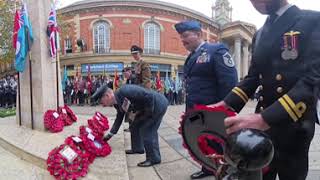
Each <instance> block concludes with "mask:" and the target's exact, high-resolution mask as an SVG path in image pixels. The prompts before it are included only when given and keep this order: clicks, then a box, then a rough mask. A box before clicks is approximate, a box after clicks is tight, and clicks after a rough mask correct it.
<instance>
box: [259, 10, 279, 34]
mask: <svg viewBox="0 0 320 180" xmlns="http://www.w3.org/2000/svg"><path fill="white" fill-rule="evenodd" d="M277 17H278V15H277V14H270V16H269V17H268V19H267V20H266V23H265V24H264V26H263V30H262V35H263V34H265V33H267V32H269V31H270V28H271V26H272V24H273V23H274V22H275V20H276V19H277Z"/></svg>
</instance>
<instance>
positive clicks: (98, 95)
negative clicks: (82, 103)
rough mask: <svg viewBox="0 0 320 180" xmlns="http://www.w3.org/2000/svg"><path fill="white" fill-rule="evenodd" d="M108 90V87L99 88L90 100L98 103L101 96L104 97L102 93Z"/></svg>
mask: <svg viewBox="0 0 320 180" xmlns="http://www.w3.org/2000/svg"><path fill="white" fill-rule="evenodd" d="M107 90H108V86H107V85H103V86H101V87H100V88H99V89H97V91H96V92H95V93H94V94H93V95H92V96H91V99H93V100H94V101H98V100H100V99H101V98H102V96H103V95H104V93H105V92H106V91H107Z"/></svg>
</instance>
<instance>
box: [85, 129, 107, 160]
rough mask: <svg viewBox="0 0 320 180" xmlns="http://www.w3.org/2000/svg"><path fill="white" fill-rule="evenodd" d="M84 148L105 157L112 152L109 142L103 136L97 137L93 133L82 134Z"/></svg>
mask: <svg viewBox="0 0 320 180" xmlns="http://www.w3.org/2000/svg"><path fill="white" fill-rule="evenodd" d="M82 140H83V144H84V148H85V149H86V150H87V151H88V152H89V153H91V154H94V155H96V156H100V157H105V156H107V155H109V154H110V153H111V147H110V146H109V144H108V143H107V142H105V141H103V140H102V138H99V137H95V136H94V135H92V134H88V135H86V136H82Z"/></svg>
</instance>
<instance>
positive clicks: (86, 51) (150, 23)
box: [58, 0, 255, 77]
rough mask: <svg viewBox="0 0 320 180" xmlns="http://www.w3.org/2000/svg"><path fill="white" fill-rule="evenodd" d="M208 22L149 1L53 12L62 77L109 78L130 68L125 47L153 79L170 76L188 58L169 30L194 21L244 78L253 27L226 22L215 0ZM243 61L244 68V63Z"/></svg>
mask: <svg viewBox="0 0 320 180" xmlns="http://www.w3.org/2000/svg"><path fill="white" fill-rule="evenodd" d="M212 10H213V16H212V18H210V17H207V16H206V15H204V14H202V13H200V12H196V11H194V10H191V9H188V8H185V7H182V6H178V5H175V4H171V3H167V2H161V1H155V0H85V1H80V2H77V3H74V4H71V5H70V6H67V7H65V8H62V9H60V10H59V11H58V13H59V14H61V15H62V17H63V24H64V27H66V28H64V29H65V30H66V31H64V33H62V35H61V38H60V39H61V49H62V52H61V68H63V67H64V66H66V67H67V71H68V75H69V76H74V75H75V74H76V72H81V73H82V74H83V75H84V76H85V75H86V73H87V71H88V65H90V71H91V73H92V74H95V75H103V74H108V75H112V74H113V73H114V72H115V70H117V71H121V70H122V69H123V68H124V67H127V66H131V65H132V62H133V59H132V57H131V55H130V51H129V49H130V47H131V45H133V44H136V45H139V46H140V47H142V48H143V49H144V54H143V59H144V60H145V61H147V62H149V63H150V64H151V70H152V71H153V73H156V72H157V71H160V72H161V76H162V77H164V76H165V75H166V72H168V73H169V75H171V76H175V74H176V73H182V68H183V64H184V60H185V58H186V56H187V55H188V52H187V51H186V50H185V48H184V47H183V45H182V43H181V41H180V38H179V35H178V34H177V33H176V31H175V29H174V24H175V23H177V22H179V21H181V20H189V19H192V20H197V21H199V22H201V24H202V31H203V37H204V39H205V40H206V41H208V42H217V41H222V42H224V43H226V44H228V45H229V47H230V49H231V52H232V53H233V54H234V58H235V60H236V64H237V67H238V68H239V69H238V73H240V75H241V77H242V74H245V73H246V71H247V69H248V64H249V62H248V61H249V57H250V53H249V49H250V44H251V39H252V36H253V34H254V32H255V27H254V26H253V25H250V24H248V23H244V22H232V20H231V11H232V9H231V8H230V5H229V2H228V1H227V0H217V1H216V3H215V5H214V6H213V7H212ZM244 61H246V62H244Z"/></svg>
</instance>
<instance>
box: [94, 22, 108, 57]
mask: <svg viewBox="0 0 320 180" xmlns="http://www.w3.org/2000/svg"><path fill="white" fill-rule="evenodd" d="M100 28H101V29H100ZM92 34H93V47H94V52H95V53H98V54H103V53H107V52H109V49H110V25H109V24H108V23H107V22H106V21H98V22H96V23H95V24H94V26H93V32H92ZM96 36H98V38H97V37H96ZM101 41H102V42H101Z"/></svg>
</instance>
